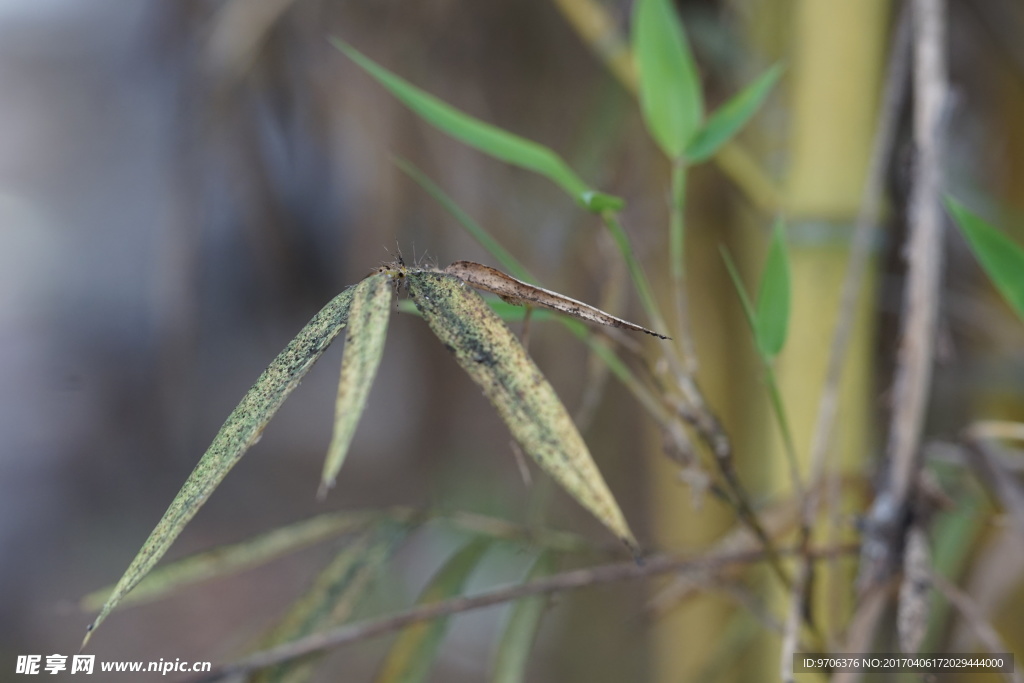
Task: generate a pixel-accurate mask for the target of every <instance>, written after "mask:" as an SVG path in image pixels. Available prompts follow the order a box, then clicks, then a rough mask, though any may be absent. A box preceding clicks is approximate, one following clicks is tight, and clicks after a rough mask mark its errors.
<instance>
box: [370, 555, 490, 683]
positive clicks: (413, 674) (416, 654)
mask: <svg viewBox="0 0 1024 683" xmlns="http://www.w3.org/2000/svg"><path fill="white" fill-rule="evenodd" d="M488 546H489V541H487V540H486V539H477V540H474V541H470V542H469V543H467V544H466V545H465V546H463V547H462V549H461V550H459V552H457V553H456V554H455V555H453V556H452V558H451V559H449V560H448V562H446V563H445V565H444V566H443V567H442V568H441V569H440V570H439V571H438V572H437V574H435V575H434V578H432V579H431V580H430V583H429V584H428V585H427V587H426V588H425V589H424V590H423V592H422V593H421V594H420V598H419V600H418V601H417V604H420V605H426V604H429V603H432V602H438V601H439V600H444V599H445V598H450V597H452V596H455V595H460V594H461V593H462V591H463V588H464V586H465V585H466V581H467V579H469V576H470V574H472V573H473V570H474V569H476V566H477V565H478V564H479V563H480V560H481V559H483V556H484V553H486V552H487V548H488ZM447 630H448V618H447V617H444V618H439V619H434V620H432V621H428V622H424V623H421V624H415V625H413V626H409V627H407V628H405V629H404V630H403V631H402V633H401V634H400V635H399V636H398V639H397V640H396V641H395V644H394V645H392V647H391V651H390V652H388V656H387V658H386V659H385V660H384V663H383V665H382V666H381V670H380V673H378V675H377V679H376V680H377V683H417V682H418V681H423V680H425V679H426V677H427V674H429V673H430V667H431V666H432V665H433V663H434V659H436V657H437V652H438V649H439V648H440V647H441V641H442V640H444V636H445V633H446V632H447Z"/></svg>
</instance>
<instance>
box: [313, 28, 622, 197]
mask: <svg viewBox="0 0 1024 683" xmlns="http://www.w3.org/2000/svg"><path fill="white" fill-rule="evenodd" d="M330 40H331V44H333V45H334V47H336V48H338V49H339V50H341V51H342V52H343V53H345V55H346V56H348V58H349V59H351V60H352V61H353V62H355V63H356V64H358V65H359V66H360V67H362V68H363V69H364V70H365V71H366V72H367V73H369V74H370V75H371V76H373V78H374V79H376V81H377V82H378V83H380V84H381V85H382V86H384V87H385V88H387V90H388V91H390V92H391V94H392V95H394V96H395V97H397V98H398V99H399V100H400V101H401V102H402V104H404V105H405V106H407V107H409V109H412V110H413V111H414V112H415V113H416V114H418V115H419V116H420V117H422V118H423V120H425V121H426V122H427V123H430V124H431V125H433V126H435V127H436V128H439V129H440V130H441V131H442V132H444V133H447V134H448V135H450V136H452V137H453V138H455V139H456V140H459V141H461V142H463V143H465V144H467V145H469V146H470V147H473V148H475V149H478V150H480V151H481V152H483V153H484V154H487V155H489V156H492V157H494V158H495V159H499V160H500V161H504V162H505V163H509V164H512V165H514V166H518V167H520V168H524V169H526V170H528V171H533V172H534V173H537V174H540V175H542V176H544V177H545V178H547V179H548V180H550V181H552V182H553V183H555V184H556V185H558V186H559V187H561V188H562V189H563V190H565V191H566V192H567V193H568V194H569V196H571V197H572V198H573V199H575V200H576V202H577V203H579V204H580V205H581V206H583V207H584V208H586V209H589V210H590V211H594V212H601V211H604V210H606V209H611V210H618V209H621V208H622V207H623V206H624V204H625V203H624V202H623V201H622V199H620V198H619V197H613V196H611V195H607V194H603V193H601V192H597V191H595V190H592V189H591V188H590V187H588V186H587V184H586V183H585V182H583V180H581V179H580V177H579V176H578V175H576V172H575V171H573V170H572V169H571V168H570V167H569V165H568V164H567V163H565V161H563V160H562V158H561V157H560V156H558V155H557V154H555V153H554V152H553V151H552V150H550V149H549V148H547V147H545V146H544V145H541V144H538V143H536V142H533V141H532V140H527V139H526V138H523V137H520V136H518V135H514V134H513V133H509V132H508V131H506V130H502V129H501V128H498V127H497V126H493V125H491V124H489V123H485V122H483V121H481V120H479V119H476V118H474V117H472V116H470V115H469V114H466V113H464V112H461V111H459V110H458V109H456V108H455V107H452V106H451V105H449V104H447V103H445V102H443V101H441V100H440V99H438V98H437V97H434V96H433V95H431V94H429V93H427V92H424V91H423V90H420V89H419V88H417V87H416V86H414V85H412V84H411V83H409V82H408V81H406V80H405V79H403V78H400V77H399V76H396V75H395V74H393V73H391V72H390V71H388V70H387V69H385V68H384V67H382V66H381V65H379V64H377V63H376V62H374V61H373V60H372V59H370V58H369V57H367V56H366V55H364V54H363V53H361V52H359V51H358V50H356V49H355V48H354V47H352V46H350V45H349V44H348V43H345V42H344V41H341V40H339V39H337V38H331V39H330Z"/></svg>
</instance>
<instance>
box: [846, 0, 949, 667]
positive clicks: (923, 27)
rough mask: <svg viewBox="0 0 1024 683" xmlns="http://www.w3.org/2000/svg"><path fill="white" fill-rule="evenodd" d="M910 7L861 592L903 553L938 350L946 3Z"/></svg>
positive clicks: (934, 0) (936, 0)
mask: <svg viewBox="0 0 1024 683" xmlns="http://www.w3.org/2000/svg"><path fill="white" fill-rule="evenodd" d="M912 8H913V25H914V87H913V93H914V144H915V148H916V150H917V162H916V164H915V169H914V184H913V189H912V192H911V197H910V205H909V207H908V216H909V223H910V235H909V237H908V240H907V245H906V252H905V255H906V258H907V261H908V264H909V272H908V276H907V286H906V290H905V293H904V297H905V301H904V306H905V313H904V317H903V324H902V330H901V332H902V334H901V340H900V347H899V350H898V354H897V368H896V379H895V383H894V386H893V400H892V406H893V409H892V421H891V424H890V431H889V440H888V444H887V456H888V471H887V474H886V478H885V480H884V482H883V484H882V485H881V486H880V489H879V493H878V495H877V496H876V498H875V502H874V503H873V504H872V507H871V510H870V512H869V514H868V517H867V520H866V524H865V532H864V540H863V545H862V547H861V566H860V575H859V577H858V582H857V583H858V589H859V591H860V592H861V594H862V595H863V594H864V593H866V592H869V591H871V590H872V588H873V587H875V586H878V585H879V584H882V583H885V582H886V580H887V577H888V576H889V575H890V574H891V573H892V571H893V568H894V567H895V566H896V564H897V563H898V560H899V557H900V553H901V550H902V545H903V542H904V538H905V535H906V532H907V529H908V526H909V521H910V519H909V517H910V505H911V501H912V499H913V494H914V488H915V482H916V481H917V476H918V473H919V471H920V468H921V456H920V452H921V449H920V438H921V431H922V427H923V423H924V415H925V409H926V408H927V399H928V394H929V388H930V386H931V373H932V362H933V358H934V351H935V329H936V318H937V310H938V297H939V284H940V266H941V262H942V213H941V208H940V201H939V199H940V197H939V194H940V191H941V187H940V185H941V169H942V129H941V124H942V118H943V113H944V108H945V102H946V97H947V92H948V89H949V86H948V83H947V73H946V64H945V44H946V43H945V35H946V18H945V3H944V2H943V0H914V2H913V5H912ZM857 617H858V615H855V617H854V618H855V619H857ZM875 623H876V624H877V619H876V620H875ZM873 632H874V629H871V628H867V629H862V631H861V632H860V636H861V637H863V638H865V639H866V640H865V641H864V642H860V643H850V642H848V643H847V647H848V648H849V649H851V650H852V651H857V652H860V651H863V648H865V647H867V645H868V643H869V642H870V638H871V635H872V634H873Z"/></svg>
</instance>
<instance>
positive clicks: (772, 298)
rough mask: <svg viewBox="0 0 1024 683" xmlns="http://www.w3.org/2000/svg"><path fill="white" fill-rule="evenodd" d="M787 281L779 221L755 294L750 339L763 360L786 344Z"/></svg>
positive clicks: (787, 261) (776, 353)
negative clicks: (753, 337)
mask: <svg viewBox="0 0 1024 683" xmlns="http://www.w3.org/2000/svg"><path fill="white" fill-rule="evenodd" d="M789 304H790V277H789V259H788V257H787V255H786V228H785V226H784V224H783V223H782V221H781V220H780V221H778V222H776V224H775V231H774V233H773V234H772V241H771V245H770V246H769V248H768V258H767V260H766V261H765V264H764V272H763V273H762V275H761V287H760V288H759V289H758V293H757V311H756V313H755V324H754V335H755V337H756V338H757V347H758V349H759V350H760V351H761V353H762V354H763V355H764V356H766V357H767V358H774V357H775V356H777V355H779V351H781V350H782V347H783V345H784V344H785V343H786V332H787V330H788V329H789Z"/></svg>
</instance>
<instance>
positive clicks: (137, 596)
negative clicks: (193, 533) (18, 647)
mask: <svg viewBox="0 0 1024 683" xmlns="http://www.w3.org/2000/svg"><path fill="white" fill-rule="evenodd" d="M379 517H380V514H379V513H371V512H329V513H327V514H323V515H317V516H316V517H311V518H310V519H305V520H303V521H301V522H297V523H295V524H290V525H288V526H285V527H281V528H279V529H274V530H273V531H268V532H267V533H265V534H260V535H258V536H253V537H252V538H249V539H247V540H245V541H242V542H240V543H234V544H231V545H226V546H221V547H219V548H214V549H212V550H207V551H204V552H201V553H196V554H195V555H190V556H189V557H186V558H183V559H181V560H178V561H177V562H172V563H170V564H166V565H161V566H160V567H157V568H156V569H154V570H153V571H151V572H150V573H149V574H147V575H146V578H144V579H143V580H142V581H140V582H139V585H137V586H136V587H135V589H134V590H132V592H131V593H129V594H128V595H126V596H125V597H124V599H123V600H121V605H122V606H126V605H138V604H142V603H146V602H152V601H154V600H159V599H161V598H163V597H165V596H167V595H170V594H171V593H173V592H175V591H178V590H181V589H182V588H185V587H187V586H191V585H194V584H197V583H201V582H203V581H207V580H209V579H214V578H218V577H223V576H230V575H231V574H237V573H238V572H241V571H245V570H247V569H252V568H253V567H258V566H260V565H262V564H266V563H267V562H271V561H272V560H275V559H277V558H279V557H283V556H284V555H287V554H288V553H292V552H295V551H298V550H301V549H303V548H305V547H307V546H310V545H313V544H315V543H319V542H320V541H323V540H325V539H328V538H332V537H334V536H340V535H341V534H345V533H349V532H351V531H354V530H356V529H359V528H362V527H365V526H366V525H367V524H369V523H371V522H372V521H373V520H374V519H378V518H379ZM113 590H114V586H105V587H103V588H100V589H99V590H95V591H93V592H92V593H89V594H88V595H86V596H85V597H83V598H82V600H81V602H80V603H79V604H80V607H81V608H82V610H83V611H87V612H92V611H95V610H98V609H100V608H101V607H103V603H104V602H106V599H107V597H108V596H109V595H110V593H111V592H112V591H113Z"/></svg>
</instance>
